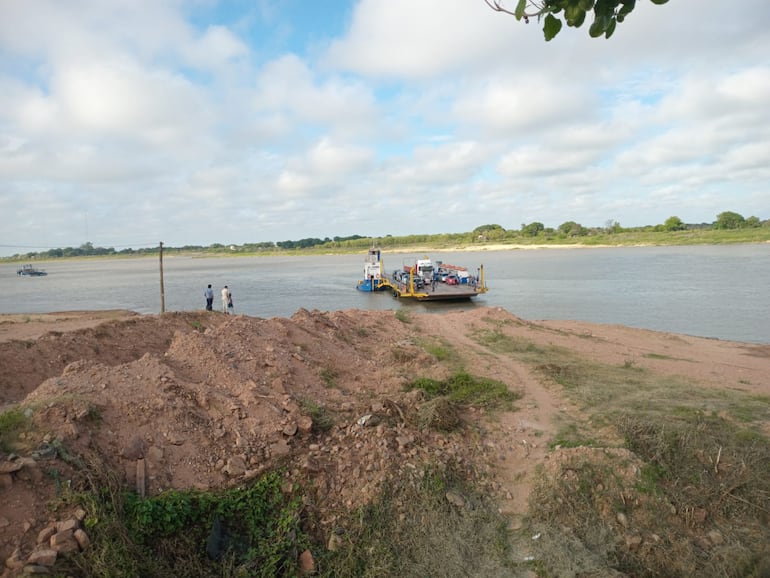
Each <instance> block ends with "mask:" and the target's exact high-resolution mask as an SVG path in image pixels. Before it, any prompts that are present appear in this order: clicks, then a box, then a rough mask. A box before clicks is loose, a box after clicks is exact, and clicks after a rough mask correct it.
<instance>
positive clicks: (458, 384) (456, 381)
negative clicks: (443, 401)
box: [406, 371, 521, 409]
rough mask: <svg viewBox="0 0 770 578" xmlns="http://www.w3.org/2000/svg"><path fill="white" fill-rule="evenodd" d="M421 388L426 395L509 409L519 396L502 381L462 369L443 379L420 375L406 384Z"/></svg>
mask: <svg viewBox="0 0 770 578" xmlns="http://www.w3.org/2000/svg"><path fill="white" fill-rule="evenodd" d="M413 389H421V390H423V391H424V392H425V394H426V396H427V397H428V398H429V399H430V398H434V397H439V396H442V397H446V398H448V399H449V400H450V401H452V402H454V403H458V404H461V405H472V406H476V407H487V408H495V407H502V408H505V409H510V408H511V407H512V404H513V402H514V401H516V400H517V399H519V398H520V397H521V396H520V395H519V394H517V393H515V392H513V391H510V390H509V389H508V386H507V385H506V384H504V383H503V382H502V381H497V380H495V379H488V378H483V377H475V376H472V375H470V374H468V373H466V372H464V371H460V372H457V373H455V374H454V375H453V376H451V377H449V378H448V379H445V380H443V381H438V380H435V379H430V378H427V377H421V378H418V379H415V380H414V381H412V382H411V383H409V384H407V386H406V390H407V391H411V390H413Z"/></svg>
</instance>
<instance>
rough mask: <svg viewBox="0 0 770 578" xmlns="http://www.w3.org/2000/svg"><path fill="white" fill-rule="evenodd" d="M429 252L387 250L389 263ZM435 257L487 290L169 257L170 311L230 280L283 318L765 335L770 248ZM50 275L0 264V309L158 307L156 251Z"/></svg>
mask: <svg viewBox="0 0 770 578" xmlns="http://www.w3.org/2000/svg"><path fill="white" fill-rule="evenodd" d="M416 256H422V255H404V254H388V253H387V252H386V253H384V259H385V265H386V269H387V270H388V271H390V270H392V269H396V268H400V267H401V265H402V262H403V261H404V260H405V259H408V258H410V257H411V258H414V257H416ZM431 257H433V258H434V259H440V260H443V261H444V262H446V263H453V264H458V265H465V266H467V267H468V268H469V269H471V270H473V271H474V272H475V270H476V268H477V267H478V266H479V265H480V264H483V265H484V268H485V271H486V278H487V284H488V285H489V287H490V292H489V293H487V294H486V295H483V296H481V297H478V298H477V299H476V300H474V301H473V302H465V303H454V304H435V303H426V304H419V303H408V302H401V301H397V300H394V299H393V297H391V296H390V294H386V293H379V294H366V293H361V292H359V291H356V290H355V286H356V283H357V281H358V279H359V277H360V276H361V275H362V271H363V259H364V255H363V254H361V255H337V256H318V257H256V258H252V257H245V258H189V257H169V256H167V257H166V258H165V259H164V289H165V304H166V310H168V311H179V310H190V309H202V308H203V307H204V304H205V300H204V297H203V291H204V289H205V287H206V285H207V284H208V283H211V284H212V286H213V287H214V290H215V294H216V297H215V300H214V306H215V308H219V307H221V304H220V300H219V291H220V289H221V288H222V286H223V285H225V284H227V285H229V287H230V289H231V291H232V293H233V295H234V301H235V311H236V313H246V314H248V315H255V316H259V317H274V316H281V317H286V316H290V315H292V314H293V313H294V312H295V311H296V310H297V309H299V308H301V307H302V308H305V309H318V310H322V311H329V310H340V309H352V308H359V309H398V308H401V307H404V308H409V309H410V310H413V311H418V312H423V311H428V312H439V311H447V310H452V309H458V308H460V309H465V308H468V307H474V306H478V305H486V306H500V307H503V308H505V309H507V310H509V311H511V312H512V313H514V314H516V315H518V316H520V317H523V318H525V319H531V320H537V319H578V320H583V321H590V322H596V323H614V324H622V325H629V326H632V327H641V328H647V329H653V330H660V331H671V332H676V333H684V334H690V335H698V336H703V337H715V338H720V339H730V340H736V341H749V342H757V343H770V290H769V289H768V288H769V287H770V245H739V246H718V247H711V246H706V247H633V248H631V247H629V248H609V249H604V248H600V249H569V250H568V249H547V250H527V251H524V250H514V251H490V252H468V253H465V252H463V253H446V252H441V253H439V252H437V253H433V254H432V255H431ZM40 266H41V267H42V268H44V269H46V270H47V271H48V273H49V275H48V276H47V277H35V278H21V277H17V275H16V269H17V268H18V264H0V313H43V312H51V311H64V310H77V309H131V310H134V311H138V312H140V313H157V312H158V311H159V310H160V274H159V263H158V260H157V259H156V258H142V259H108V260H76V261H53V262H49V263H45V264H41V265H40Z"/></svg>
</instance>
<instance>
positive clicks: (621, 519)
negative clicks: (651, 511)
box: [615, 512, 628, 528]
mask: <svg viewBox="0 0 770 578" xmlns="http://www.w3.org/2000/svg"><path fill="white" fill-rule="evenodd" d="M615 519H616V520H617V521H618V524H620V525H621V526H623V527H624V528H628V518H627V517H626V515H625V514H624V513H623V512H618V513H617V515H616V516H615Z"/></svg>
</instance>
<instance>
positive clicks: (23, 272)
mask: <svg viewBox="0 0 770 578" xmlns="http://www.w3.org/2000/svg"><path fill="white" fill-rule="evenodd" d="M16 274H17V275H18V276H19V277H44V276H46V275H48V273H46V272H45V271H43V270H42V269H36V268H35V267H33V266H32V265H22V266H21V269H19V270H17V271H16Z"/></svg>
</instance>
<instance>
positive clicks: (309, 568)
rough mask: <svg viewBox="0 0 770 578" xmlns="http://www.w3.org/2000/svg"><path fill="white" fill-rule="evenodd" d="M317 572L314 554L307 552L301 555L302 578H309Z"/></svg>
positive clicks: (300, 571)
mask: <svg viewBox="0 0 770 578" xmlns="http://www.w3.org/2000/svg"><path fill="white" fill-rule="evenodd" d="M313 572H315V560H313V554H312V553H311V552H310V550H305V551H304V552H302V554H300V555H299V574H300V576H307V575H308V574H312V573H313Z"/></svg>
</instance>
